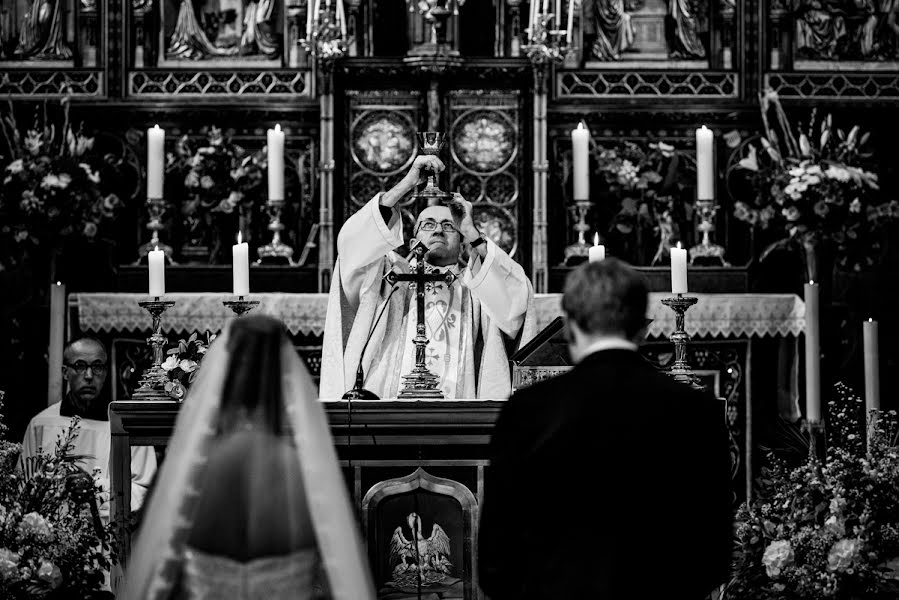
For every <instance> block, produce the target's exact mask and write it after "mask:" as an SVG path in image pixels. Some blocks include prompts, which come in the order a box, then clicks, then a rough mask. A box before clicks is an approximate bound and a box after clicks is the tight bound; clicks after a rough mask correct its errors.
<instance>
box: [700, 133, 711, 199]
mask: <svg viewBox="0 0 899 600" xmlns="http://www.w3.org/2000/svg"><path fill="white" fill-rule="evenodd" d="M714 139H715V135H714V134H713V133H712V130H711V129H709V128H708V127H706V126H705V125H703V126H702V127H700V128H699V129H697V130H696V198H697V199H699V200H712V199H713V198H714V197H715V162H714V155H715V153H714Z"/></svg>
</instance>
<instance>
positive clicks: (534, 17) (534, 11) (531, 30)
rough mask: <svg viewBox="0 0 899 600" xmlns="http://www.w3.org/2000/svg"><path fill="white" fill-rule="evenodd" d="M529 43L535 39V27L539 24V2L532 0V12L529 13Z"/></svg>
mask: <svg viewBox="0 0 899 600" xmlns="http://www.w3.org/2000/svg"><path fill="white" fill-rule="evenodd" d="M528 17H529V19H528V20H529V23H528V42H530V41H531V40H533V39H534V26H535V25H536V23H537V0H531V5H530V10H529V11H528Z"/></svg>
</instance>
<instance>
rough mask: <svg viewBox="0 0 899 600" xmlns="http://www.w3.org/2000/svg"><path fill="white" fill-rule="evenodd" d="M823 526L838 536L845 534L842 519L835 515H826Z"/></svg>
mask: <svg viewBox="0 0 899 600" xmlns="http://www.w3.org/2000/svg"><path fill="white" fill-rule="evenodd" d="M824 527H825V529H827V530H828V531H830V532H831V533H833V534H834V535H837V536H839V537H843V536H844V535H846V526H845V525H844V524H843V521H842V519H838V518H837V516H836V515H830V516H829V517H827V520H826V521H824Z"/></svg>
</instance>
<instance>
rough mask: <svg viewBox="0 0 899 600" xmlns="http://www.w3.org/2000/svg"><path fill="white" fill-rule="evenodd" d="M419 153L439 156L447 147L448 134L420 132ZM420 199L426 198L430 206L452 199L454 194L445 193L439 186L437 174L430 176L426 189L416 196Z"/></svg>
mask: <svg viewBox="0 0 899 600" xmlns="http://www.w3.org/2000/svg"><path fill="white" fill-rule="evenodd" d="M418 145H419V151H420V152H421V153H422V154H424V155H431V156H439V155H440V151H441V150H443V147H444V146H445V145H446V134H445V133H440V132H438V131H419V132H418ZM416 196H417V197H419V198H425V199H427V201H428V206H432V205H434V204H437V203H438V202H440V201H445V200H448V199H450V198H452V194H450V193H448V192H444V191H443V190H441V189H440V187H439V186H438V185H437V173H433V172H432V173H431V174H430V175H428V183H427V185H425V188H424V189H423V190H422V191H420V192H418V194H416Z"/></svg>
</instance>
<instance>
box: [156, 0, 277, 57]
mask: <svg viewBox="0 0 899 600" xmlns="http://www.w3.org/2000/svg"><path fill="white" fill-rule="evenodd" d="M276 1H277V0H200V1H199V2H197V1H196V0H181V1H180V4H179V7H178V17H177V20H176V22H175V26H174V30H173V31H172V33H171V35H170V37H169V45H168V50H167V51H166V57H167V58H169V59H175V60H211V59H212V60H214V59H220V58H223V57H225V58H227V57H236V56H238V55H239V56H242V57H251V56H258V57H260V58H277V56H278V55H279V53H280V47H279V44H278V42H277V40H276V38H275V36H274V35H273V33H274V32H276V31H277V15H276V12H277V11H276V8H275V2H276Z"/></svg>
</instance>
